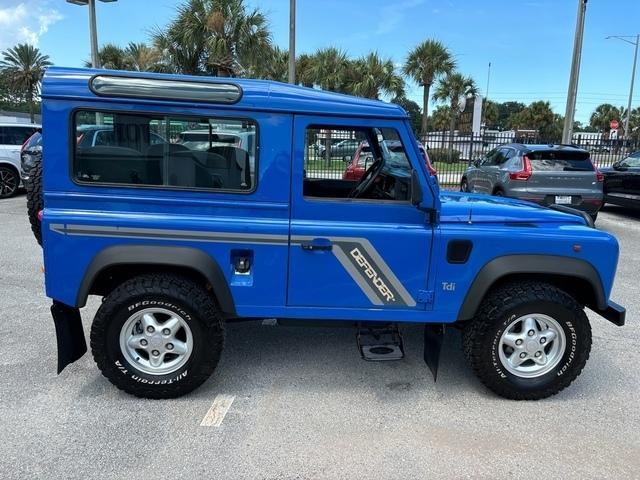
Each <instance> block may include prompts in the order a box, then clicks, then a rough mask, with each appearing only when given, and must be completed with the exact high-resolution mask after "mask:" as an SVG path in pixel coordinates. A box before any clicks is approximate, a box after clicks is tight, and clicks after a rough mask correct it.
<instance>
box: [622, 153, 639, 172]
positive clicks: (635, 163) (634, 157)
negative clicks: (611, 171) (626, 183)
mask: <svg viewBox="0 0 640 480" xmlns="http://www.w3.org/2000/svg"><path fill="white" fill-rule="evenodd" d="M620 166H622V167H630V168H636V167H640V152H636V153H632V154H631V155H629V156H628V157H627V158H625V159H624V160H622V161H621V162H620Z"/></svg>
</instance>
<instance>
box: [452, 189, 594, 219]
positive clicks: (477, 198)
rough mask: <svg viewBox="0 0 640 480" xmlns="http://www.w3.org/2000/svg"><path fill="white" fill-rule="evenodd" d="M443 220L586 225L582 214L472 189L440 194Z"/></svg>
mask: <svg viewBox="0 0 640 480" xmlns="http://www.w3.org/2000/svg"><path fill="white" fill-rule="evenodd" d="M440 202H441V203H442V211H441V213H440V221H441V222H442V223H460V222H464V223H469V221H470V222H471V223H501V224H504V223H562V224H577V225H585V221H584V219H583V218H582V217H579V216H577V215H571V214H568V213H563V212H558V211H556V210H551V209H550V208H547V207H541V206H540V205H536V204H535V203H531V202H525V201H524V200H516V199H512V198H504V197H492V196H490V195H481V194H472V193H453V192H451V193H442V194H441V195H440Z"/></svg>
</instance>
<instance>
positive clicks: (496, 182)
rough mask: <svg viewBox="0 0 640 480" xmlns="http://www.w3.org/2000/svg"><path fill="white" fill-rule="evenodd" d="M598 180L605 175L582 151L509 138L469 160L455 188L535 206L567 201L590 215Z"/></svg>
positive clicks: (598, 200)
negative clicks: (504, 197)
mask: <svg viewBox="0 0 640 480" xmlns="http://www.w3.org/2000/svg"><path fill="white" fill-rule="evenodd" d="M603 182H604V176H603V175H602V173H600V171H598V169H597V168H596V167H595V166H594V165H593V163H592V162H591V157H590V156H589V152H587V151H586V150H582V149H580V148H577V147H572V146H568V145H523V144H517V143H511V144H507V145H502V146H500V147H498V148H495V149H493V150H491V151H490V152H489V153H487V154H486V155H485V156H484V157H483V158H481V159H480V160H476V161H475V162H473V163H472V164H470V165H469V168H467V170H466V172H465V173H464V174H463V176H462V179H461V182H460V190H461V191H463V192H476V193H487V194H490V195H496V196H506V197H513V198H519V199H521V200H528V201H531V202H535V203H537V204H540V205H552V204H557V205H566V206H568V207H572V208H576V209H578V210H583V211H585V212H587V213H588V214H589V215H591V217H592V218H593V219H594V220H595V218H596V217H597V215H598V211H599V210H600V208H601V207H602V198H603V195H602V185H603Z"/></svg>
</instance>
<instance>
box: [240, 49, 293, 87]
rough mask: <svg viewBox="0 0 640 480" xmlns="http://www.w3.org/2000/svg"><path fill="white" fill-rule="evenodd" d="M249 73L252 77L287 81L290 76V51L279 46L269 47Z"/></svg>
mask: <svg viewBox="0 0 640 480" xmlns="http://www.w3.org/2000/svg"><path fill="white" fill-rule="evenodd" d="M247 73H248V75H249V76H250V77H251V78H263V79H265V80H276V81H278V82H286V81H287V80H288V76H289V52H288V51H287V50H282V49H281V48H280V47H277V46H275V47H269V48H268V49H267V50H265V52H264V54H263V56H262V58H261V59H260V61H257V62H255V63H254V64H253V65H252V66H251V69H250V70H249V71H248V72H247Z"/></svg>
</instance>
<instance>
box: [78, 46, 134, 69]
mask: <svg viewBox="0 0 640 480" xmlns="http://www.w3.org/2000/svg"><path fill="white" fill-rule="evenodd" d="M98 63H99V64H100V65H99V67H101V68H108V69H110V70H129V65H128V63H127V56H126V53H125V51H124V49H123V48H121V47H119V46H118V45H116V44H115V43H105V44H104V45H103V46H101V47H100V48H99V49H98ZM84 66H85V67H87V68H91V66H92V63H91V60H85V61H84Z"/></svg>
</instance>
